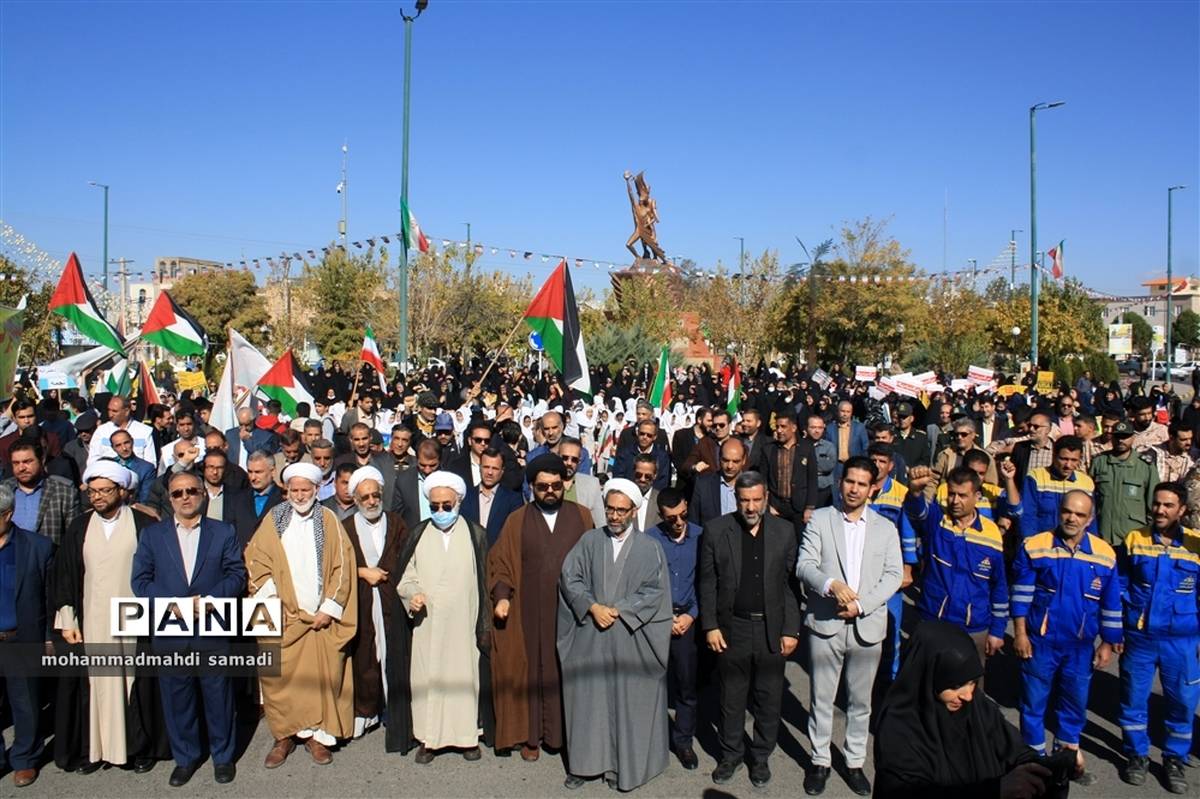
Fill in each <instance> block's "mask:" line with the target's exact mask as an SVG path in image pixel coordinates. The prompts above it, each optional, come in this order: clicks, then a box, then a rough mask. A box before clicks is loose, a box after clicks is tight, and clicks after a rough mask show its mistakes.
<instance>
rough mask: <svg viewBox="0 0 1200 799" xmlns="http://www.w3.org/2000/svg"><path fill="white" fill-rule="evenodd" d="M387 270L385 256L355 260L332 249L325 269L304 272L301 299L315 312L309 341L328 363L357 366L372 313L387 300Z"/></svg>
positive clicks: (373, 254) (324, 260)
mask: <svg viewBox="0 0 1200 799" xmlns="http://www.w3.org/2000/svg"><path fill="white" fill-rule="evenodd" d="M386 266H387V252H386V251H383V250H381V251H380V252H379V253H378V255H377V254H376V252H375V251H374V250H373V249H372V250H368V251H367V252H366V253H364V254H362V255H355V254H352V253H348V252H345V251H344V250H341V249H339V248H331V249H330V250H329V251H328V252H327V253H326V254H325V257H324V258H322V259H321V262H320V263H318V264H316V265H315V266H306V267H305V269H304V273H303V276H302V277H301V280H300V285H299V293H300V298H301V300H302V301H303V302H304V303H305V304H306V305H308V307H310V308H312V309H314V315H313V321H312V327H311V328H310V330H309V339H310V340H311V341H312V343H314V344H316V345H317V349H319V350H320V352H321V355H322V356H323V357H325V358H327V359H330V360H357V358H358V355H359V353H360V351H361V348H362V340H363V331H364V330H365V329H366V327H367V324H368V322H370V321H372V320H371V312H372V311H373V310H374V309H375V308H376V306H377V305H378V304H379V303H380V301H382V300H383V298H384V297H385V296H386V281H385V279H384V269H385V268H386ZM295 299H296V298H293V302H295Z"/></svg>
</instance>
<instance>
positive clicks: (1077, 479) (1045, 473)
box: [1008, 436, 1096, 539]
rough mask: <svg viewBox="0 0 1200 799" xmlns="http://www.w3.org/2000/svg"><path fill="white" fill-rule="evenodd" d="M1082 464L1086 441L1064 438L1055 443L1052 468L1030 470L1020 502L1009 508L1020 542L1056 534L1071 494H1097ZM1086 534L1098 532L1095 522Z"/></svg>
mask: <svg viewBox="0 0 1200 799" xmlns="http://www.w3.org/2000/svg"><path fill="white" fill-rule="evenodd" d="M1082 462H1083V439H1081V438H1079V436H1063V437H1061V438H1060V439H1058V441H1055V442H1054V455H1053V460H1051V462H1050V465H1049V466H1039V467H1037V468H1035V469H1030V470H1029V474H1027V475H1025V482H1024V483H1023V484H1022V485H1021V496H1020V502H1019V503H1017V504H1016V505H1015V506H1014V505H1011V504H1010V505H1009V507H1008V512H1009V515H1010V516H1012V517H1013V518H1014V519H1015V520H1016V521H1017V524H1018V525H1019V527H1020V531H1021V538H1022V539H1025V538H1029V537H1030V536H1031V535H1037V534H1038V533H1044V532H1046V531H1047V530H1053V529H1054V527H1055V526H1056V525H1057V524H1058V521H1059V509H1060V507H1061V506H1062V502H1063V498H1064V497H1065V496H1066V495H1067V494H1068V493H1070V492H1071V491H1083V492H1084V493H1086V494H1087V495H1088V496H1089V497H1090V496H1092V495H1093V494H1094V493H1095V485H1094V484H1093V483H1092V478H1090V477H1088V475H1087V474H1086V473H1085V472H1083V471H1080V469H1079V466H1080V464H1081V463H1082ZM1087 532H1089V533H1095V532H1096V521H1095V519H1094V518H1093V519H1092V520H1091V521H1090V522H1089V523H1088V529H1087Z"/></svg>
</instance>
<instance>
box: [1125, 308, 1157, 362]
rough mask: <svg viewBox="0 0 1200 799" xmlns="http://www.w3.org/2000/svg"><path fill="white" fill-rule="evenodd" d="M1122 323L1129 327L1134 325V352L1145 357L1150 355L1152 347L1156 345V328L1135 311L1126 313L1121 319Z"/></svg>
mask: <svg viewBox="0 0 1200 799" xmlns="http://www.w3.org/2000/svg"><path fill="white" fill-rule="evenodd" d="M1121 321H1122V322H1123V323H1124V324H1127V325H1133V349H1134V352H1136V353H1138V354H1139V355H1141V356H1143V357H1145V356H1147V355H1149V354H1150V345H1151V344H1153V343H1154V328H1152V327H1150V323H1149V322H1147V321H1146V320H1145V318H1144V317H1143V316H1142V315H1141V314H1139V313H1135V312H1133V311H1126V312H1125V313H1124V315H1123V316H1122V317H1121Z"/></svg>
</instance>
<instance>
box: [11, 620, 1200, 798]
mask: <svg viewBox="0 0 1200 799" xmlns="http://www.w3.org/2000/svg"><path fill="white" fill-rule="evenodd" d="M909 610H911V608H909ZM805 658H806V653H805V651H804V644H803V642H802V644H801V647H800V648H799V649H798V650H797V653H796V655H794V656H793V658H792V660H791V661H790V662H789V663H788V664H787V672H786V677H787V687H786V693H785V695H784V701H783V724H782V727H781V731H780V739H779V748H778V749H777V750H776V752H775V754H774V755H772V757H771V760H770V766H771V771H772V774H773V779H772V780H771V782H770V784H769V785H767V786H766V787H765V788H754V787H753V786H752V785H751V784H750V780H749V776H748V773H747V769H745V768H742V769H741V770H739V771H738V773H737V774H736V775H735V777H734V779H733V781H732V782H731V783H729V784H727V785H725V786H716V785H714V784H713V783H712V780H711V778H710V774H711V772H712V769H713V768H714V767H715V766H716V759H715V758H716V755H717V754H718V752H719V746H718V742H717V732H716V728H717V721H718V719H717V714H718V707H719V705H718V692H717V686H716V683H715V674H714V675H713V676H712V678H711V679H710V680H709V682H708V684H707V685H706V686H705V687H704V689H703V692H702V694H701V699H700V725H699V727H700V729H699V731H698V736H697V741H696V752H697V754H698V755H699V758H700V768H699V769H698V770H696V771H686V770H684V769H683V767H682V766H680V765H679V762H678V761H677V760H676V759H675V758H674V757H672V758H671V760H670V764H669V765H668V767H667V770H666V771H665V772H664V773H663V774H661V775H659V776H658V777H656V778H655V779H654V780H652V781H651V782H650V783H648V784H647V785H645V786H643V787H642V788H640V789H638V790H637V791H636V792H635V793H636V794H637V795H638V796H644V797H704V799H718V798H719V797H725V796H742V797H749V796H755V797H789V799H791V798H792V797H797V796H804V790H803V787H802V782H803V779H804V769H805V767H806V766H808V765H809V762H810V761H809V756H808V752H809V745H808V736H807V732H806V730H807V720H808V715H807V708H808V707H810V705H811V702H810V697H809V681H808V674H807V672H806V670H805V668H803V667H802V665H801V664H802V663H804V662H805ZM1018 669H1019V667H1018V665H1017V660H1016V659H1015V657H1013V656H1012V655H1011V653H1009V652H1008V651H1007V650H1006V651H1005V652H1004V653H1002V654H1000V655H997V656H996V657H994V658H992V659H991V661H990V662H989V664H988V672H987V690H988V693H989V694H990V695H991V696H992V697H993V698H994V699H995V700H996V701H997V702H998V703H999V704H1000V706H1001V708H1002V709H1003V711H1004V715H1005V717H1006V718H1008V719H1009V720H1010V721H1011V722H1013V723H1014V724H1015V723H1016V722H1017V712H1016V710H1015V705H1016V702H1017V699H1018V692H1019V690H1020V682H1019V677H1020V675H1019V671H1018ZM1119 696H1120V683H1119V679H1118V670H1117V665H1116V662H1115V661H1114V663H1113V664H1111V665H1110V666H1109V668H1107V669H1105V670H1104V671H1101V672H1098V673H1096V674H1095V675H1094V677H1093V680H1092V690H1091V702H1090V706H1089V712H1088V724H1087V727H1086V729H1085V730H1084V735H1083V743H1082V745H1083V749H1084V752H1085V755H1086V757H1087V759H1088V764H1089V768H1090V769H1091V770H1092V771H1093V772H1094V773H1095V774H1096V776H1097V778H1098V781H1097V782H1096V783H1095V784H1094V785H1091V786H1088V787H1081V786H1078V785H1072V787H1071V795H1072V796H1077V797H1111V798H1112V799H1126V798H1127V797H1128V798H1130V799H1132V797H1143V796H1144V797H1155V796H1170V795H1171V794H1169V793H1168V792H1167V791H1166V789H1165V788H1164V787H1163V786H1162V783H1161V778H1162V771H1161V762H1160V761H1161V755H1160V753H1159V750H1158V749H1157V748H1154V749H1153V750H1152V752H1151V759H1152V765H1151V774H1150V779H1149V780H1148V781H1147V784H1146V785H1145V786H1143V787H1141V788H1133V787H1131V786H1128V785H1126V784H1124V783H1123V782H1121V780H1120V777H1119V776H1118V773H1117V769H1118V764H1119V763H1120V762H1122V757H1121V755H1120V745H1121V738H1120V731H1119V729H1118V727H1117V724H1116V718H1117V711H1118V705H1119ZM876 706H878V703H877V704H876ZM842 707H843V705H842V702H841V698H840V697H839V702H838V710H837V712H836V713H835V716H834V738H833V741H834V752H833V757H834V767H835V773H834V774H833V775H831V777H830V780H829V784H828V787H827V788H826V791H825V794H824V795H825V796H829V797H839V798H840V797H850V796H853V794H852V793H851V792H850V790H849V788H847V787H846V785H845V783H844V782H843V781H842V778H841V777H840V776H839V774H838V773H837V769H839V768H841V759H840V751H839V750H838V748H837V744H838V743H839V742H840V741H841V740H842V739H843V735H844V723H845V719H844V716H843V714H842ZM1150 712H1151V716H1150V718H1151V730H1152V731H1153V732H1152V740H1153V742H1154V743H1155V745H1156V746H1157V744H1158V743H1159V742H1161V740H1162V734H1163V733H1162V713H1163V708H1162V697H1161V690H1160V688H1159V686H1157V684H1156V686H1155V691H1154V695H1153V697H1152V699H1151V707H1150ZM1197 727H1198V729H1197V740H1198V741H1200V725H1197ZM749 732H750V720H749V718H748V719H747V734H749ZM11 735H12V730H11V729H9V730H6V731H5V738H6V740H7V741H9V742H11V740H12V737H11ZM271 742H272V741H271V735H270V733H269V731H268V730H267V728H266V724H265V723H263V722H251V723H250V724H249V725H247V726H243V727H241V728H240V731H239V758H238V763H237V766H238V775H237V779H236V780H235V781H234V782H233V783H232V784H229V785H217V784H216V783H214V782H213V776H212V766H211V763H205V764H204V765H203V766H201V768H200V770H199V771H197V772H196V775H195V776H194V777H193V778H192V781H191V782H190V783H189V784H188V785H186V786H185V787H183V788H171V787H169V786H168V784H167V779H168V777H169V776H170V773H171V769H172V767H173V764H172V763H169V762H164V763H159V764H158V765H157V766H156V767H155V769H154V770H153V771H151V772H149V773H147V774H134V773H133V772H132V771H129V770H123V769H119V768H111V767H106V768H104V769H102V770H100V771H97V772H95V773H93V774H89V775H81V774H73V773H66V772H63V771H60V770H59V769H58V768H56V767H55V766H54V765H53V764H48V765H47V766H46V768H44V769H43V771H42V773H41V775H40V777H39V778H38V780H37V782H36V783H34V784H33V785H31V786H29V787H26V788H23V789H19V790H18V789H16V788H15V787H14V786H13V784H12V782H11V778H10V777H9V776H4V777H3V778H0V795H3V796H13V795H20V796H30V797H33V796H46V797H75V796H79V797H90V798H95V799H99V798H100V797H116V798H117V799H130V798H131V797H160V796H179V797H210V796H212V797H219V796H227V797H260V796H262V797H267V796H271V797H275V796H278V797H358V796H362V797H383V796H387V797H401V796H402V797H420V798H421V799H429V798H431V797H467V796H495V797H551V796H553V797H567V796H571V797H575V796H578V797H588V796H610V795H612V792H611V791H610V790H609V789H608V788H607V787H606V786H605V785H604V784H603V782H599V781H597V782H592V783H589V784H587V785H585V786H584V787H582V788H580V789H578V790H575V791H569V790H567V789H566V788H564V787H563V784H562V782H563V777H564V771H563V765H562V759H561V757H560V756H558V755H553V754H549V753H545V752H543V754H542V756H541V758H540V759H539V760H538V761H537V762H535V763H526V762H524V761H523V760H521V758H520V756H519V755H514V756H511V757H506V758H500V757H496V756H495V755H494V754H493V753H492V752H490V751H488V750H484V753H483V758H482V760H480V761H478V762H475V763H468V762H466V761H465V760H463V758H462V757H461V755H458V754H444V755H439V756H438V757H437V758H436V759H435V760H434V762H433V763H432V764H430V765H427V766H419V765H417V764H416V763H415V762H414V760H413V756H412V754H411V753H410V754H409V755H407V756H400V755H397V754H388V753H386V752H385V751H384V745H383V733H382V731H381V730H380V729H376V730H374V731H373V732H371V733H368V734H367V735H366V736H365V737H364V738H361V739H359V740H356V741H352V742H351V743H349V744H347V745H346V746H344V747H342V748H340V749H338V750H336V751H335V752H334V759H333V763H332V764H331V765H327V766H318V765H316V764H315V763H313V762H312V759H311V758H310V757H309V755H308V754H307V752H306V751H305V750H304V749H303V747H298V748H297V749H296V751H295V752H293V753H292V755H291V757H290V758H289V759H288V761H287V762H286V763H285V764H284V765H283V766H282V767H280V768H278V769H274V770H267V769H265V768H263V765H262V761H263V758H264V757H265V756H266V754H267V751H268V750H269V749H270V747H271ZM1193 751H1197V747H1196V746H1195V745H1194V746H1193ZM866 771H867V774H868V776H870V775H872V774H873V765H872V763H871V760H870V759H868V761H867V766H866ZM1188 777H1189V781H1190V783H1191V791H1190V792H1189V794H1188V795H1190V796H1200V769H1189V770H1188Z"/></svg>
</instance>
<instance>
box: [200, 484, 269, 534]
mask: <svg viewBox="0 0 1200 799" xmlns="http://www.w3.org/2000/svg"><path fill="white" fill-rule="evenodd" d="M272 488H273V489H274V488H275V487H274V486H272ZM275 490H276V492H278V489H275ZM221 493H222V494H223V495H224V501H223V502H222V503H221V521H223V522H228V523H229V524H231V525H233V529H234V530H235V531H237V538H238V545H239V546H241V547H242V549H245V548H246V545H247V544H249V543H250V539H251V538H252V537H253V536H254V531H255V530H257V529H258V522H259V519H260V517H259V516H258V514H257V513H255V512H254V492H252V491H231V490H230V489H228V488H226V489H224V490H223V491H222V492H221ZM207 503H208V500H207V499H206V500H205V505H207ZM276 504H278V502H276ZM203 513H205V514H206V515H207V508H206V509H205V510H204V511H203Z"/></svg>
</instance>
